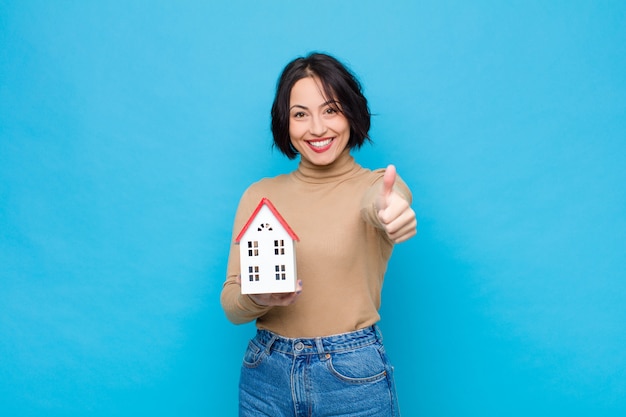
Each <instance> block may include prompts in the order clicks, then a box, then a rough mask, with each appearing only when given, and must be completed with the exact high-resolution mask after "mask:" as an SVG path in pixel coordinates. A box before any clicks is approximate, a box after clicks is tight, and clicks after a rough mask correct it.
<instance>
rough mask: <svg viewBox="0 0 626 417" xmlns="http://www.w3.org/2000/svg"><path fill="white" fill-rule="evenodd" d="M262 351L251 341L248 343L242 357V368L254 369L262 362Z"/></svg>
mask: <svg viewBox="0 0 626 417" xmlns="http://www.w3.org/2000/svg"><path fill="white" fill-rule="evenodd" d="M263 354H264V351H263V349H261V347H259V346H257V345H256V344H255V343H254V342H253V341H252V340H251V341H250V343H248V348H247V349H246V353H245V354H244V355H243V366H245V367H246V368H256V367H257V366H259V365H260V364H261V361H262V360H263Z"/></svg>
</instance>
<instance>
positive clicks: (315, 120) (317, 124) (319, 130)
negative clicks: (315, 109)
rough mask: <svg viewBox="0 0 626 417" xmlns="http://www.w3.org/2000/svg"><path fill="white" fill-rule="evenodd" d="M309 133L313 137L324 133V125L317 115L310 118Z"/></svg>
mask: <svg viewBox="0 0 626 417" xmlns="http://www.w3.org/2000/svg"><path fill="white" fill-rule="evenodd" d="M309 131H310V132H311V134H312V135H313V136H322V135H323V134H324V133H326V123H324V120H323V119H322V118H321V117H320V116H317V115H314V116H312V117H311V124H310V125H309Z"/></svg>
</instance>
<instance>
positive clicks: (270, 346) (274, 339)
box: [265, 332, 278, 355]
mask: <svg viewBox="0 0 626 417" xmlns="http://www.w3.org/2000/svg"><path fill="white" fill-rule="evenodd" d="M270 334H271V335H272V338H271V339H270V341H269V342H267V346H265V354H266V355H269V354H270V351H271V350H272V345H273V344H274V342H275V341H276V340H278V336H277V335H275V334H274V333H271V332H270Z"/></svg>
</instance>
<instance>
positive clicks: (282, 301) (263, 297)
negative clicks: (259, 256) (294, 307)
mask: <svg viewBox="0 0 626 417" xmlns="http://www.w3.org/2000/svg"><path fill="white" fill-rule="evenodd" d="M237 281H238V282H239V284H241V276H239V277H237ZM301 292H302V280H298V282H297V283H296V290H295V291H294V292H282V293H272V294H248V297H250V298H251V299H252V301H254V302H255V303H257V304H258V305H260V306H264V307H270V306H271V307H274V306H282V307H285V306H288V305H291V304H293V303H295V302H296V300H297V299H298V296H299V295H300V293H301Z"/></svg>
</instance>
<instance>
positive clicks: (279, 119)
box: [272, 52, 371, 159]
mask: <svg viewBox="0 0 626 417" xmlns="http://www.w3.org/2000/svg"><path fill="white" fill-rule="evenodd" d="M305 77H317V78H319V80H320V82H321V84H322V87H323V90H324V95H325V96H326V97H327V98H332V99H335V100H337V101H338V102H339V110H340V111H341V112H342V113H343V115H344V116H345V117H346V119H347V120H348V123H349V125H350V139H349V140H348V147H349V148H350V149H352V148H356V149H358V148H360V147H361V146H362V145H363V143H364V142H365V141H366V140H367V141H370V140H371V139H370V137H369V130H370V118H371V113H370V111H369V107H368V106H367V99H366V98H365V96H364V95H363V92H362V88H361V83H360V82H359V80H358V79H357V78H356V76H355V75H354V74H353V73H352V72H351V71H350V70H349V69H347V68H346V67H345V66H344V65H343V64H342V63H341V62H339V61H338V60H337V59H336V58H333V57H332V56H330V55H327V54H322V53H316V52H314V53H311V54H309V55H308V56H306V57H299V58H296V59H294V60H293V61H291V62H290V63H289V64H287V66H286V67H285V69H283V72H282V74H281V76H280V78H279V79H278V83H277V86H276V96H275V97H274V104H273V105H272V134H273V135H274V146H275V147H277V148H278V149H279V150H280V151H281V152H282V153H283V154H285V155H286V156H287V157H288V158H289V159H294V158H295V157H296V156H297V155H298V151H297V150H296V149H295V148H294V147H293V145H292V144H291V138H290V137H289V99H290V95H291V89H292V88H293V86H294V84H295V83H296V82H297V81H299V80H301V79H302V78H305Z"/></svg>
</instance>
